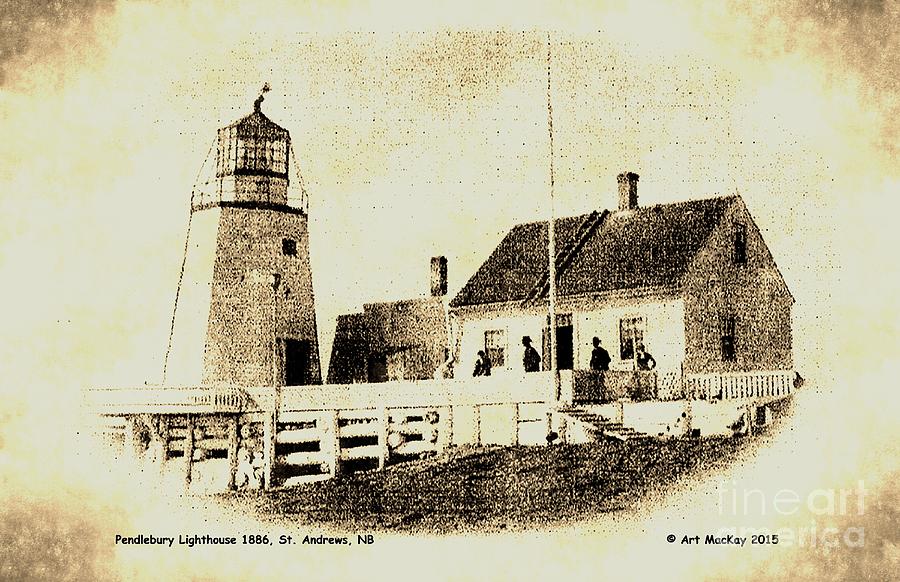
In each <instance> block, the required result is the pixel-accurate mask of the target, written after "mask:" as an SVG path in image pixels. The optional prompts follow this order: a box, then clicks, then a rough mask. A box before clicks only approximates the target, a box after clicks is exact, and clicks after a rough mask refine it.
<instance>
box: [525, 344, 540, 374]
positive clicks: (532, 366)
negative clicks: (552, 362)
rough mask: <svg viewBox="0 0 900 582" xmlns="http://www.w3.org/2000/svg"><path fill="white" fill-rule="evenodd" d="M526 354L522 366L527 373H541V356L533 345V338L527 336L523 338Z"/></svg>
mask: <svg viewBox="0 0 900 582" xmlns="http://www.w3.org/2000/svg"><path fill="white" fill-rule="evenodd" d="M522 345H523V346H525V353H524V354H523V355H522V366H523V367H524V368H525V371H526V372H539V371H540V370H541V355H540V354H538V352H537V350H536V349H534V346H532V345H531V338H530V337H528V336H527V335H526V336H525V337H523V338H522Z"/></svg>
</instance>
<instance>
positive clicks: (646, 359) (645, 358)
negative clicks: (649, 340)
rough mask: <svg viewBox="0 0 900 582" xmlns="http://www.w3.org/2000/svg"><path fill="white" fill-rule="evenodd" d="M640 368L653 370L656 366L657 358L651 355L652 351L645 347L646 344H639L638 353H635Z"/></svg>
mask: <svg viewBox="0 0 900 582" xmlns="http://www.w3.org/2000/svg"><path fill="white" fill-rule="evenodd" d="M634 360H635V362H636V363H637V369H638V370H652V369H653V368H655V367H656V360H655V359H653V356H651V355H650V352H648V351H646V350H645V349H644V344H638V345H637V353H636V354H635V355H634Z"/></svg>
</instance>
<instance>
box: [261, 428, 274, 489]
mask: <svg viewBox="0 0 900 582" xmlns="http://www.w3.org/2000/svg"><path fill="white" fill-rule="evenodd" d="M276 430H277V428H276V426H275V412H274V411H273V412H272V413H271V414H270V413H266V417H265V420H264V421H263V489H269V488H271V487H272V465H273V461H274V459H273V458H272V457H273V456H274V454H275V433H276Z"/></svg>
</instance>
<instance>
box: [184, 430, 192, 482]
mask: <svg viewBox="0 0 900 582" xmlns="http://www.w3.org/2000/svg"><path fill="white" fill-rule="evenodd" d="M184 461H185V463H184V487H185V489H187V488H189V487H190V486H191V466H192V465H193V463H194V415H193V414H188V415H187V435H185V439H184Z"/></svg>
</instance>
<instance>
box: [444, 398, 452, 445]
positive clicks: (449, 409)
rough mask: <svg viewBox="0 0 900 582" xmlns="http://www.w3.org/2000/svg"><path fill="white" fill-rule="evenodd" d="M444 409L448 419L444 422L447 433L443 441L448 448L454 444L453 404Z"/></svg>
mask: <svg viewBox="0 0 900 582" xmlns="http://www.w3.org/2000/svg"><path fill="white" fill-rule="evenodd" d="M444 410H445V414H446V415H447V416H446V417H445V418H446V419H447V420H446V421H445V422H444V423H443V424H444V427H445V429H444V430H445V434H444V438H443V439H442V441H443V444H444V448H445V449H446V448H449V447H450V445H452V444H453V406H449V405H448V406H447V407H446V408H445V409H444Z"/></svg>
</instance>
